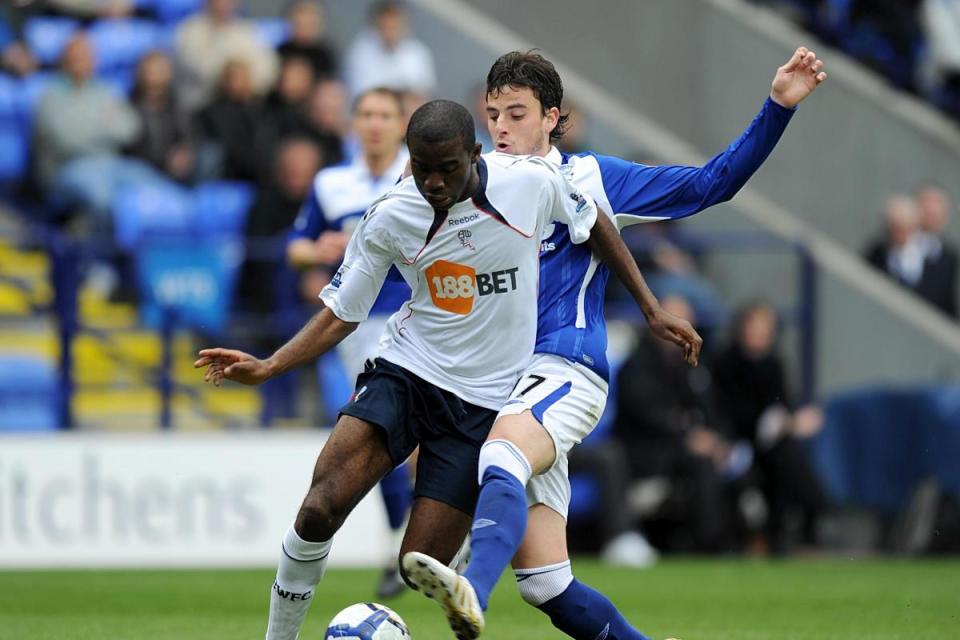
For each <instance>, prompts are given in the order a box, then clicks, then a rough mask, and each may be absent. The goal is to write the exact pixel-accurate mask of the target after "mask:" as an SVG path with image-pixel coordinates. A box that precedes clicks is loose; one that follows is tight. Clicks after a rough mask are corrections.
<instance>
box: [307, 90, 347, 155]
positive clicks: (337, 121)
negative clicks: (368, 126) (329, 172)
mask: <svg viewBox="0 0 960 640" xmlns="http://www.w3.org/2000/svg"><path fill="white" fill-rule="evenodd" d="M348 105H349V99H348V98H347V88H346V87H345V86H344V84H343V83H342V82H340V81H339V80H336V79H333V78H328V79H326V80H320V81H319V82H317V84H316V85H315V86H314V87H313V91H312V92H311V93H310V98H309V102H308V104H307V119H308V120H309V121H310V125H311V127H312V128H313V130H314V132H315V134H314V136H315V137H316V138H317V140H318V144H319V145H320V149H321V150H322V151H323V158H324V165H325V166H331V165H335V164H340V163H341V162H343V161H344V160H346V159H349V158H350V157H352V156H353V155H354V154H353V153H351V152H350V151H349V149H348V142H347V139H348V136H349V135H350V121H349V119H348V117H347V112H348Z"/></svg>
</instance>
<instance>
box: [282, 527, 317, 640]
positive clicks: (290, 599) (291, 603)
mask: <svg viewBox="0 0 960 640" xmlns="http://www.w3.org/2000/svg"><path fill="white" fill-rule="evenodd" d="M332 542H333V541H332V540H327V541H325V542H307V541H306V540H304V539H302V538H301V537H300V536H298V535H297V532H296V531H294V529H293V526H292V525H291V527H290V528H289V529H288V530H287V533H286V535H285V536H284V537H283V543H282V546H281V554H280V564H279V566H278V567H277V579H276V580H275V581H274V583H273V588H272V589H271V590H270V618H269V620H268V621H267V636H266V640H296V638H297V634H298V633H299V632H300V627H301V626H302V625H303V619H304V618H305V617H306V615H307V610H308V609H309V608H310V602H311V601H312V599H313V590H314V588H315V587H316V586H317V583H318V582H320V578H322V577H323V572H324V571H325V570H326V568H327V556H329V555H330V546H331V544H332Z"/></svg>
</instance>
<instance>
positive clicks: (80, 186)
mask: <svg viewBox="0 0 960 640" xmlns="http://www.w3.org/2000/svg"><path fill="white" fill-rule="evenodd" d="M61 68H62V71H61V74H60V77H59V78H58V79H57V80H56V81H55V82H53V83H51V85H50V88H49V89H48V91H47V92H46V93H45V94H44V95H43V97H42V98H41V100H40V106H39V109H38V110H37V115H36V121H35V125H34V126H35V131H34V138H35V145H34V158H35V162H36V177H37V180H38V183H39V185H40V186H41V187H42V188H45V189H47V190H48V195H49V197H50V200H51V204H52V205H53V207H54V209H55V212H56V213H67V212H72V211H74V210H77V209H80V210H84V211H86V212H87V213H90V214H92V215H93V216H94V222H95V223H97V224H99V225H102V224H105V223H108V221H109V220H110V215H111V204H112V202H113V198H114V194H115V192H116V190H117V189H118V188H120V187H121V186H123V185H124V184H127V183H132V182H140V183H143V182H148V181H151V180H162V179H163V178H162V176H161V175H160V174H159V173H157V172H156V171H154V170H153V168H151V167H150V166H149V165H147V164H145V163H143V162H140V161H139V160H137V159H135V158H124V157H122V156H121V155H120V151H121V149H122V148H123V147H125V146H126V145H129V144H131V143H132V142H133V141H134V140H135V139H136V138H137V136H138V135H139V134H140V131H141V123H140V118H139V116H138V115H137V112H136V110H135V109H134V108H133V107H131V106H130V105H129V104H128V103H127V102H126V101H125V100H124V99H122V98H120V97H118V96H117V94H116V92H114V91H112V90H111V89H109V88H108V87H106V86H104V85H103V84H101V83H100V82H98V81H97V80H96V79H95V78H94V75H93V71H94V57H93V50H92V47H91V45H90V41H89V40H88V39H87V37H86V36H85V35H82V34H81V35H77V36H74V37H73V38H72V39H71V40H70V42H69V43H68V44H67V46H66V48H65V50H64V53H63V58H62V61H61Z"/></svg>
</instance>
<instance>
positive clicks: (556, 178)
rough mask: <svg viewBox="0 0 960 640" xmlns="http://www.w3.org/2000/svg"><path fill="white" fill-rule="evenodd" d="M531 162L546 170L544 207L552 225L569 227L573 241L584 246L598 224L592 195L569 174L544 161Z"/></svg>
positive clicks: (536, 159) (538, 159)
mask: <svg viewBox="0 0 960 640" xmlns="http://www.w3.org/2000/svg"><path fill="white" fill-rule="evenodd" d="M530 160H531V162H534V163H535V164H537V165H539V166H541V167H545V168H546V169H547V171H545V172H544V178H546V179H545V180H544V182H543V187H542V193H543V195H544V200H545V207H543V209H544V211H545V213H546V215H547V219H546V220H545V221H544V224H547V223H549V222H561V223H563V224H565V225H567V228H568V231H569V233H570V239H571V240H572V241H573V243H574V244H581V243H583V242H586V241H587V240H589V239H590V230H591V229H593V225H594V224H595V223H596V222H597V205H596V203H595V202H594V201H593V198H591V197H590V196H589V195H587V194H586V193H584V192H583V191H581V190H580V189H579V188H577V187H576V186H574V184H573V183H571V182H570V181H569V180H568V179H567V177H566V175H564V174H563V172H561V171H560V170H559V168H557V167H555V166H553V165H552V164H551V163H549V162H547V161H545V160H542V159H541V158H531V159H530Z"/></svg>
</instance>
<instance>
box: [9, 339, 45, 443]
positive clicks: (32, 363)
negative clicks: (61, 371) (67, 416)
mask: <svg viewBox="0 0 960 640" xmlns="http://www.w3.org/2000/svg"><path fill="white" fill-rule="evenodd" d="M57 393H58V383H57V372H56V369H55V367H54V366H53V364H51V363H50V362H48V361H46V360H44V359H42V358H38V357H36V356H30V355H19V354H7V355H0V432H2V431H49V430H53V429H56V428H57V427H58V420H57V412H56V407H57V402H56V395H57Z"/></svg>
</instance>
